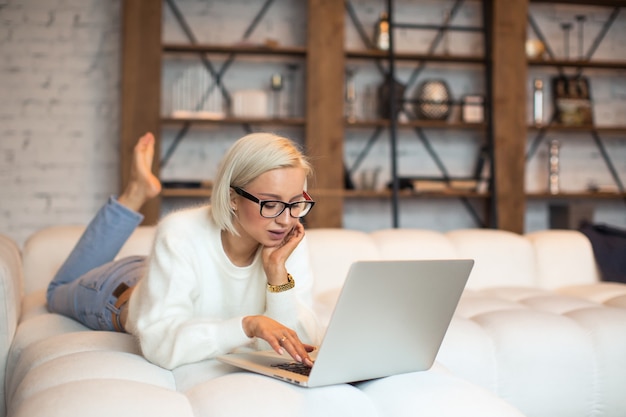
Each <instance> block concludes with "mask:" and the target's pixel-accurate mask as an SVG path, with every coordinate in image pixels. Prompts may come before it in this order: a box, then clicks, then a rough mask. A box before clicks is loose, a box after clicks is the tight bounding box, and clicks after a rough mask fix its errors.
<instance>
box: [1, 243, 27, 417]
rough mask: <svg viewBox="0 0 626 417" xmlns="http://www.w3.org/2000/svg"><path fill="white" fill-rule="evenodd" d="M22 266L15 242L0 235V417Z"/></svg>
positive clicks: (16, 319) (18, 298) (13, 333)
mask: <svg viewBox="0 0 626 417" xmlns="http://www.w3.org/2000/svg"><path fill="white" fill-rule="evenodd" d="M22 282H23V281H22V265H21V261H20V251H19V249H18V247H17V245H16V244H15V242H14V241H13V240H11V239H9V238H8V237H5V236H2V235H0V300H3V301H2V302H1V303H0V308H1V309H2V311H1V312H0V416H2V417H3V416H4V415H5V414H6V404H5V393H4V384H5V378H4V375H5V370H6V367H7V358H8V356H9V349H10V348H11V343H12V342H13V336H14V335H15V330H16V329H17V323H18V320H19V316H20V314H21V306H22Z"/></svg>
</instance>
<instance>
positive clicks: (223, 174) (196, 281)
mask: <svg viewBox="0 0 626 417" xmlns="http://www.w3.org/2000/svg"><path fill="white" fill-rule="evenodd" d="M153 154H154V137H153V136H152V135H151V134H146V135H145V136H143V137H142V138H141V139H140V140H139V141H138V143H137V145H136V146H135V150H134V159H133V165H132V168H131V176H130V181H129V184H128V186H127V188H126V189H125V191H124V192H123V193H122V194H121V195H120V196H119V198H118V199H117V200H116V199H115V198H111V199H109V201H108V203H107V204H106V205H105V206H104V207H103V208H102V209H101V210H100V211H99V212H98V214H97V215H96V217H95V218H94V219H93V220H92V222H91V223H90V224H89V226H88V227H87V229H86V230H85V232H84V234H83V236H82V237H81V239H80V240H79V242H78V243H77V245H76V247H75V248H74V249H73V251H72V253H71V254H70V256H69V257H68V259H67V260H66V262H65V263H64V264H63V266H62V267H61V269H60V270H59V272H58V273H57V275H56V276H55V278H54V279H53V281H52V282H51V283H50V286H49V288H48V293H47V301H48V308H49V310H50V311H52V312H56V313H60V314H64V315H67V316H69V317H72V318H74V319H76V320H78V321H80V322H82V323H83V324H85V325H86V326H88V327H90V328H93V329H100V330H117V331H128V332H129V333H131V334H133V335H135V336H136V337H137V338H138V340H139V343H140V346H141V349H142V352H143V354H144V356H145V357H146V358H147V359H148V360H150V361H151V362H153V363H155V364H157V365H159V366H162V367H165V368H169V369H171V368H174V367H177V366H180V365H183V364H186V363H191V362H197V361H201V360H204V359H209V358H213V357H215V356H217V355H220V354H223V353H227V352H231V351H234V350H237V349H240V348H252V349H260V348H266V347H267V345H269V346H271V348H273V349H274V350H275V351H276V352H278V353H281V354H282V353H284V352H287V353H288V354H289V355H291V356H292V357H293V358H294V359H295V360H297V361H299V362H304V363H306V364H308V365H311V364H312V363H311V360H310V358H309V356H308V352H310V351H311V350H312V347H311V346H310V345H311V344H315V343H318V341H319V340H318V339H319V337H318V326H317V322H316V320H315V316H314V314H313V311H312V299H311V288H312V284H313V282H312V273H311V269H310V266H309V259H308V250H307V247H306V240H305V239H304V228H303V226H302V224H301V223H300V219H301V218H302V217H304V216H305V215H306V214H307V213H308V212H309V210H310V209H311V208H312V207H313V205H314V202H313V201H312V199H311V198H310V197H309V195H308V194H307V193H306V191H305V190H306V184H307V178H308V176H309V175H310V174H311V167H310V165H309V163H308V162H307V160H306V159H305V157H304V156H303V155H302V154H301V153H300V151H299V150H298V149H297V147H296V146H295V145H294V144H293V143H292V142H291V141H290V140H288V139H286V138H282V137H279V136H276V135H273V134H268V133H257V134H251V135H247V136H244V137H243V138H241V139H239V140H238V141H237V142H236V143H235V144H234V145H233V146H232V147H231V148H230V149H229V150H228V152H227V153H226V155H225V156H224V158H223V160H222V163H221V165H220V168H219V170H218V173H217V177H216V181H215V186H214V188H213V193H212V197H211V205H210V206H201V207H195V208H190V209H186V210H181V211H178V212H175V213H173V214H170V215H168V216H166V217H165V218H164V219H163V220H162V221H161V222H160V223H159V226H158V227H157V232H156V237H155V241H154V246H153V248H152V252H151V255H150V256H149V257H148V258H147V259H146V258H143V257H138V256H135V257H128V258H123V259H119V260H114V258H115V257H116V255H117V253H118V252H119V250H120V248H121V247H122V245H123V244H124V242H125V241H126V240H127V238H128V237H129V236H130V234H131V233H132V232H133V231H134V230H135V228H136V227H137V225H138V224H139V223H140V222H141V220H142V216H141V215H140V214H139V213H138V212H137V210H139V208H140V207H141V206H142V205H143V203H144V202H145V201H146V200H148V199H150V198H152V197H154V196H156V195H157V194H158V193H159V192H160V189H161V185H160V183H159V181H158V179H157V178H156V177H154V176H153V175H152V173H151V171H150V167H151V164H152V159H153Z"/></svg>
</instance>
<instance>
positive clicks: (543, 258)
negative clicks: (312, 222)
mask: <svg viewBox="0 0 626 417" xmlns="http://www.w3.org/2000/svg"><path fill="white" fill-rule="evenodd" d="M83 230H84V227H82V226H57V227H51V228H47V229H42V230H40V231H39V232H37V233H35V234H34V235H33V236H31V237H30V238H29V239H28V240H27V241H26V243H25V244H24V248H23V251H22V257H23V264H24V291H25V293H27V294H28V293H31V292H33V291H36V290H41V289H45V288H46V287H47V285H48V282H49V281H50V280H51V279H52V276H53V275H54V274H55V273H56V271H57V270H58V269H59V268H60V266H61V263H62V262H63V261H64V259H65V258H66V257H67V255H68V254H69V252H70V251H71V250H72V248H73V246H74V244H75V243H76V241H77V240H78V238H79V237H80V235H81V233H82V231H83ZM154 233H155V227H154V226H141V227H139V228H138V229H137V231H135V233H134V234H133V235H132V236H131V238H130V239H129V241H128V242H127V243H126V245H125V246H124V247H123V248H122V251H121V252H120V255H119V256H120V257H122V256H127V255H147V254H148V253H149V252H150V249H151V244H152V240H153V238H154ZM307 239H308V241H309V248H310V252H311V258H312V266H313V271H314V274H315V287H314V291H315V294H316V296H317V295H319V294H323V293H325V292H328V291H332V290H336V289H337V288H340V287H341V286H342V285H343V280H344V278H345V276H346V275H347V272H348V269H349V268H350V265H351V264H352V263H353V262H354V261H356V260H361V259H445V258H451V259H452V258H471V259H474V260H475V265H474V269H473V270H472V273H471V275H470V279H469V281H468V284H467V288H469V289H480V288H485V287H494V286H517V287H519V286H521V287H540V288H546V289H552V288H557V287H562V286H565V285H574V284H589V283H593V282H597V281H599V279H600V278H599V273H598V270H597V267H596V264H595V258H594V256H593V250H592V248H591V244H590V243H589V241H588V239H587V238H586V236H584V235H583V234H582V233H580V232H577V231H555V230H549V231H543V232H535V233H531V234H528V235H518V234H515V233H511V232H507V231H503V230H493V229H465V230H454V231H451V232H446V233H442V232H437V231H432V230H419V229H386V230H378V231H375V232H370V233H366V232H361V231H356V230H348V229H339V228H333V229H309V230H307Z"/></svg>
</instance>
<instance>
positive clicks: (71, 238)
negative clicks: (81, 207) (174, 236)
mask: <svg viewBox="0 0 626 417" xmlns="http://www.w3.org/2000/svg"><path fill="white" fill-rule="evenodd" d="M84 230H85V227H84V226H53V227H48V228H45V229H41V230H39V231H37V232H36V233H34V234H33V235H32V236H30V237H29V238H28V239H27V240H26V242H25V243H24V248H23V250H22V259H23V265H24V292H25V293H26V294H30V293H32V292H34V291H39V290H42V289H46V288H47V287H48V283H49V282H50V281H51V280H52V277H53V276H54V274H56V272H57V271H58V270H59V268H60V267H61V265H62V264H63V262H64V261H65V259H66V258H67V256H68V255H69V254H70V252H71V251H72V249H73V248H74V245H75V244H76V242H77V241H78V239H79V238H80V236H81V234H82V233H83V231H84ZM155 230H156V228H155V227H154V226H140V227H138V228H137V230H136V231H135V232H134V233H133V235H132V236H131V238H130V239H129V240H128V241H127V242H126V244H125V245H124V247H123V248H122V250H121V251H120V253H119V255H118V258H119V257H124V256H129V255H147V254H148V253H150V249H151V246H152V240H153V238H154V233H155Z"/></svg>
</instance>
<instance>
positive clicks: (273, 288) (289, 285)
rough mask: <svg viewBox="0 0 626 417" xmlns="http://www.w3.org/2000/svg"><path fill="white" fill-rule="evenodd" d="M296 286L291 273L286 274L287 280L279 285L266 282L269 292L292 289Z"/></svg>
mask: <svg viewBox="0 0 626 417" xmlns="http://www.w3.org/2000/svg"><path fill="white" fill-rule="evenodd" d="M295 286H296V282H295V281H294V280H293V277H292V276H291V274H287V282H286V283H284V284H280V285H272V284H267V290H268V291H269V292H283V291H287V290H290V289H292V288H293V287H295Z"/></svg>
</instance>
